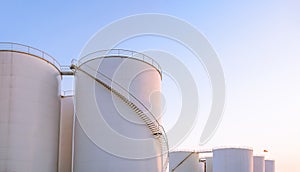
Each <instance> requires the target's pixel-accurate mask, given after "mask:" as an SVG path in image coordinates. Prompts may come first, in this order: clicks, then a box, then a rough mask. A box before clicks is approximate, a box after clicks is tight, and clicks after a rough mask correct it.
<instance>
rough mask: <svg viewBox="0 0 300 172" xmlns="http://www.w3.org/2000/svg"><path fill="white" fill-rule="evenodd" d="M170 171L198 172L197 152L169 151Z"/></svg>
mask: <svg viewBox="0 0 300 172" xmlns="http://www.w3.org/2000/svg"><path fill="white" fill-rule="evenodd" d="M169 171H170V172H186V171H189V172H199V171H200V162H199V154H198V153H196V152H185V151H178V152H170V164H169Z"/></svg>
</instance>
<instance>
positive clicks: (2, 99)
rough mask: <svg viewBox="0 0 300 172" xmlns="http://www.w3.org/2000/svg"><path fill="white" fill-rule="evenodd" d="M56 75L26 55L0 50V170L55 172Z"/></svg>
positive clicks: (44, 62)
mask: <svg viewBox="0 0 300 172" xmlns="http://www.w3.org/2000/svg"><path fill="white" fill-rule="evenodd" d="M60 80H61V76H60V72H59V71H58V69H57V68H55V67H54V65H52V64H50V63H49V62H47V61H45V60H43V59H41V58H39V57H37V56H33V55H30V54H26V53H20V52H10V51H0V95H1V96H0V171H1V172H41V171H43V172H55V171H57V162H58V142H59V141H58V140H59V121H60V119H59V117H60V90H59V88H60Z"/></svg>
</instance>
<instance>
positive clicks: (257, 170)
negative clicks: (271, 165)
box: [253, 156, 265, 172]
mask: <svg viewBox="0 0 300 172" xmlns="http://www.w3.org/2000/svg"><path fill="white" fill-rule="evenodd" d="M253 172H265V157H264V156H253Z"/></svg>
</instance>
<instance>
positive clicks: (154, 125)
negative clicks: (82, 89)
mask: <svg viewBox="0 0 300 172" xmlns="http://www.w3.org/2000/svg"><path fill="white" fill-rule="evenodd" d="M84 66H86V67H87V68H89V69H90V70H92V71H93V72H96V73H97V74H99V75H101V76H102V80H100V79H99V78H98V77H99V76H97V77H96V76H93V75H91V74H90V73H88V72H86V71H85V70H83V69H82V67H77V66H75V65H74V64H73V68H74V69H75V70H80V71H81V72H83V73H85V74H86V75H88V76H89V77H91V78H93V79H95V80H96V81H97V82H98V83H99V84H101V85H102V86H104V87H105V88H106V89H108V90H109V91H111V92H112V93H113V94H115V95H116V96H117V97H119V98H120V99H121V100H122V101H123V102H124V103H126V104H127V105H128V106H129V107H130V108H131V109H133V110H134V112H135V113H136V114H137V115H138V116H139V117H140V119H142V121H144V122H145V124H146V126H147V127H148V129H149V130H150V131H151V133H152V134H153V136H154V138H155V139H157V140H158V141H159V143H160V145H161V157H162V164H163V166H162V168H163V169H162V170H163V171H166V170H167V166H168V162H169V146H168V139H167V135H166V132H165V130H164V128H163V126H162V125H161V124H160V123H159V122H158V121H157V119H156V117H155V116H154V115H153V114H152V112H151V111H150V110H149V109H148V108H147V107H146V106H145V105H144V104H143V103H142V102H141V101H140V100H139V99H138V98H137V97H135V96H134V95H133V94H131V93H130V92H129V91H127V90H126V89H125V88H124V87H123V86H121V85H120V84H118V83H117V82H116V81H113V80H112V79H110V78H109V77H108V76H106V75H105V74H103V73H101V72H99V71H97V70H96V69H93V68H91V67H90V66H88V65H86V64H85V65H84ZM104 80H106V81H104ZM107 82H109V83H110V84H108V83H107ZM111 84H114V86H112V85H111ZM117 89H118V90H117ZM121 92H123V93H121ZM124 92H125V93H126V94H124ZM125 95H126V96H129V97H130V98H131V99H130V98H127V97H126V96H125ZM137 104H138V105H139V106H137ZM145 111H146V112H147V114H146V113H145Z"/></svg>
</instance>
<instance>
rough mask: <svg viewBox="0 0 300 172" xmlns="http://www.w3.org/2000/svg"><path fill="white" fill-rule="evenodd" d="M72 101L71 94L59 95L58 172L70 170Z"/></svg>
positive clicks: (69, 171)
mask: <svg viewBox="0 0 300 172" xmlns="http://www.w3.org/2000/svg"><path fill="white" fill-rule="evenodd" d="M73 117H74V103H73V96H72V95H63V96H62V97H61V116H60V135H59V158H58V159H59V161H58V172H71V171H72V139H73V138H72V136H73Z"/></svg>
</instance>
